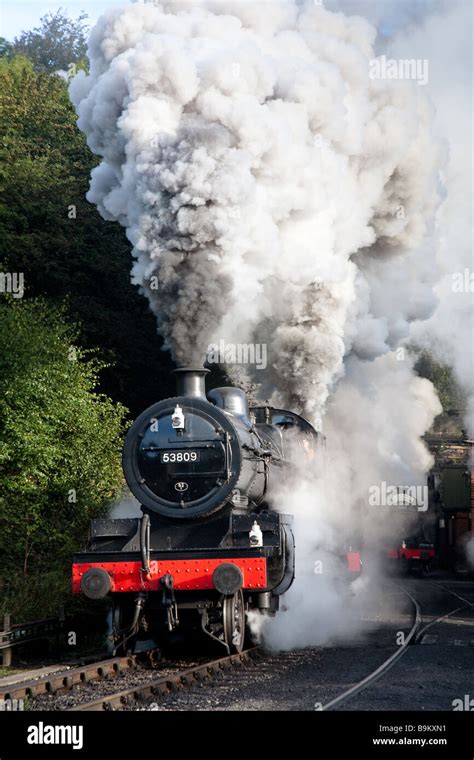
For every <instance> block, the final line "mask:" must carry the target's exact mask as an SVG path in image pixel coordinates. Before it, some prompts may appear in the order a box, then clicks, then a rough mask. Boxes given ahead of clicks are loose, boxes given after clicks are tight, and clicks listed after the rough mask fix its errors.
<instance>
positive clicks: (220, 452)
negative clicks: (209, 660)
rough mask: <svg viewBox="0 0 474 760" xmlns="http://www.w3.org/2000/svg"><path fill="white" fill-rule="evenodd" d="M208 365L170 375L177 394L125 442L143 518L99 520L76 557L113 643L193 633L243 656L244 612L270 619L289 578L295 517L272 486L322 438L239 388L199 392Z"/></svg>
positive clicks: (76, 584)
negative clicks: (279, 506)
mask: <svg viewBox="0 0 474 760" xmlns="http://www.w3.org/2000/svg"><path fill="white" fill-rule="evenodd" d="M208 371H209V370H206V369H204V368H197V369H194V368H180V369H177V370H175V374H176V377H177V395H176V397H174V398H170V399H166V400H163V401H159V402H158V403H156V404H154V405H152V406H151V407H149V408H148V409H146V410H145V411H144V412H143V413H142V414H141V415H140V416H139V417H138V418H137V419H136V420H135V422H134V423H133V425H132V426H131V428H130V429H129V431H128V433H127V436H126V439H125V443H124V449H123V470H124V474H125V478H126V481H127V483H128V486H129V488H130V490H131V492H132V493H133V495H134V496H135V497H136V499H138V501H139V502H140V505H141V511H142V517H139V518H128V519H98V520H93V521H92V523H91V526H90V532H89V538H88V542H87V545H86V547H85V550H84V551H82V552H80V553H78V554H76V555H75V556H74V558H73V591H74V592H76V593H83V594H85V596H86V597H88V598H90V599H103V598H105V597H107V598H108V599H109V601H110V620H111V624H110V632H109V639H110V641H111V643H112V646H111V650H112V651H113V652H117V651H128V650H131V649H133V648H134V647H135V646H136V644H137V642H138V641H140V640H141V641H143V640H145V639H146V640H149V639H150V638H151V639H153V640H155V641H158V642H159V641H163V640H164V639H165V638H169V637H173V636H178V637H179V634H180V633H181V632H185V633H186V635H187V636H189V634H190V632H192V631H194V632H195V633H196V632H197V631H200V632H202V633H204V634H205V635H206V637H210V638H211V639H212V640H213V641H214V642H216V643H217V644H218V645H219V646H220V647H224V648H225V649H226V651H227V652H228V653H232V652H239V651H241V650H242V648H243V646H244V640H245V636H246V612H248V611H249V610H256V611H260V612H261V613H263V614H269V615H273V614H275V613H276V611H277V610H278V607H279V599H280V597H281V595H282V594H283V593H284V592H285V591H287V590H288V589H289V587H290V586H291V584H292V582H293V578H294V538H293V533H292V529H291V522H292V517H291V515H287V514H282V513H280V512H277V511H275V510H274V509H273V508H272V504H271V500H270V496H269V493H270V490H273V489H274V488H278V487H279V486H280V485H282V484H284V483H285V482H288V480H287V479H288V477H289V475H290V474H291V472H292V469H293V465H292V458H293V462H294V456H295V451H296V454H297V456H298V458H299V459H300V460H301V459H303V460H306V459H307V460H308V464H312V463H314V462H313V460H314V459H315V458H316V457H317V454H318V451H320V449H321V446H322V442H323V437H322V436H321V435H320V434H318V433H317V431H316V430H315V429H314V428H313V427H312V426H311V425H310V423H309V422H307V421H306V420H305V419H304V418H302V417H300V416H299V415H297V414H294V413H293V412H290V411H288V410H285V409H275V408H273V407H270V406H268V405H263V406H255V407H253V408H251V409H250V408H249V404H248V399H247V397H246V395H245V393H244V392H243V391H242V390H241V389H239V388H233V387H223V388H217V389H213V390H210V391H209V392H208V393H207V397H206V390H205V375H206V373H207V372H208Z"/></svg>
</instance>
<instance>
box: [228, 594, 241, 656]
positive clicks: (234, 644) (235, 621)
mask: <svg viewBox="0 0 474 760" xmlns="http://www.w3.org/2000/svg"><path fill="white" fill-rule="evenodd" d="M222 608H223V625H224V637H225V642H226V644H227V646H228V647H229V650H230V652H231V654H233V653H235V652H241V651H242V649H243V648H244V639H245V603H244V595H243V593H242V589H240V590H239V591H237V592H236V593H235V594H234V595H233V596H226V597H224V601H223V603H222Z"/></svg>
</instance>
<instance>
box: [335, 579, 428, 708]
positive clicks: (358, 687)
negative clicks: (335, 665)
mask: <svg viewBox="0 0 474 760" xmlns="http://www.w3.org/2000/svg"><path fill="white" fill-rule="evenodd" d="M399 589H400V590H401V591H402V592H403V593H404V594H405V595H406V596H407V597H408V598H409V599H410V600H411V602H412V603H413V606H414V611H415V614H414V620H413V625H412V627H411V628H410V631H409V633H408V636H405V638H404V641H403V644H401V645H400V646H399V647H398V649H397V650H396V651H395V652H394V653H393V654H392V655H390V657H388V658H387V659H386V660H384V662H383V663H382V664H381V665H379V667H378V668H376V669H375V670H373V671H372V672H371V673H369V675H368V676H366V677H365V678H363V679H362V680H361V681H359V682H358V683H356V684H354V686H351V688H350V689H347V690H346V691H344V692H342V694H339V695H338V696H337V697H335V698H334V699H331V700H330V701H329V702H326V704H324V705H322V707H321V709H322V710H323V711H325V710H332V709H334V707H338V706H339V705H342V704H343V703H344V702H347V701H348V700H349V699H351V698H352V697H355V696H356V694H359V693H360V692H361V691H363V690H364V689H366V688H367V687H368V686H371V685H372V684H373V683H375V682H376V681H378V680H379V678H381V677H382V676H383V675H385V674H386V673H388V671H389V670H390V668H392V667H393V666H394V665H395V663H396V662H398V660H399V659H400V658H401V657H403V655H404V654H406V652H407V651H408V647H409V646H410V644H414V643H415V641H416V636H417V633H418V630H419V629H420V626H421V623H422V616H421V607H420V605H419V603H418V601H417V599H415V597H414V596H413V595H412V594H410V592H409V591H407V590H406V589H404V588H403V587H402V586H399Z"/></svg>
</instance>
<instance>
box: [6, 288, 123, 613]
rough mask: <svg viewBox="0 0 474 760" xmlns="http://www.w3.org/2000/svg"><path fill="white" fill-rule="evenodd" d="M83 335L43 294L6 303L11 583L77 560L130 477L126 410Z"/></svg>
mask: <svg viewBox="0 0 474 760" xmlns="http://www.w3.org/2000/svg"><path fill="white" fill-rule="evenodd" d="M76 340H77V330H76V329H75V328H73V327H71V326H70V325H69V324H68V323H67V322H66V312H65V311H64V310H61V309H51V308H50V307H49V306H48V305H47V304H46V303H44V302H43V301H41V300H35V301H19V300H16V301H14V300H13V299H11V298H10V297H8V296H3V299H2V301H0V486H1V488H0V556H1V557H2V564H1V568H0V575H1V576H2V577H3V581H4V583H5V581H6V579H9V578H11V577H13V579H15V577H18V576H19V575H23V576H25V575H34V576H35V577H36V576H37V575H38V574H39V575H41V574H43V573H46V572H48V571H50V570H51V569H54V568H57V567H58V566H60V565H61V564H64V565H67V564H69V563H70V560H71V555H72V553H73V551H74V550H75V549H77V548H78V544H79V543H80V541H81V539H82V538H83V536H84V534H85V531H86V529H87V526H88V524H89V521H90V519H91V518H93V517H94V516H97V515H99V514H101V512H102V510H103V509H104V507H105V505H106V504H107V503H108V502H109V501H110V500H111V499H112V498H113V497H114V496H115V494H116V492H117V489H118V488H119V487H120V485H121V482H122V474H121V466H120V452H121V443H122V432H123V427H124V413H125V409H124V408H123V407H121V406H120V405H115V404H113V403H112V402H111V400H110V399H109V398H107V397H105V396H104V395H101V394H97V393H96V392H95V390H94V389H95V386H96V383H97V378H98V373H99V371H100V369H101V366H102V365H101V363H100V362H99V361H98V360H97V359H96V358H93V357H91V356H86V355H85V354H84V352H82V351H81V350H80V349H78V348H77V347H75V342H76ZM65 577H67V576H63V577H62V581H61V582H62V583H64V578H65ZM56 601H57V600H56Z"/></svg>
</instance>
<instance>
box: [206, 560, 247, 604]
mask: <svg viewBox="0 0 474 760" xmlns="http://www.w3.org/2000/svg"><path fill="white" fill-rule="evenodd" d="M243 582H244V576H243V575H242V570H241V569H240V567H238V566H237V565H234V564H233V563H231V562H224V563H223V564H222V565H218V566H217V567H216V569H215V570H214V572H213V574H212V585H213V586H214V588H215V589H216V591H218V592H219V593H220V594H224V595H225V596H232V595H233V594H235V593H236V592H237V591H238V590H239V589H240V588H242V585H243Z"/></svg>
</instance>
